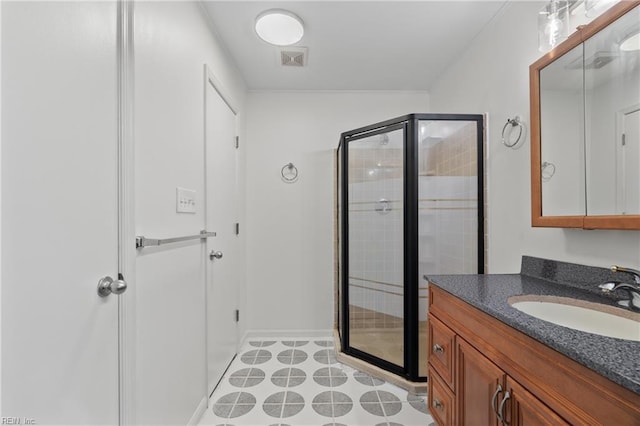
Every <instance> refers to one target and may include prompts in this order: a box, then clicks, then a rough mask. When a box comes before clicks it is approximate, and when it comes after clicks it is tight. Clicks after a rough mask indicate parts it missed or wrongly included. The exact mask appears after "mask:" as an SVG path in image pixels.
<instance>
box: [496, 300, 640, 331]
mask: <svg viewBox="0 0 640 426" xmlns="http://www.w3.org/2000/svg"><path fill="white" fill-rule="evenodd" d="M509 304H510V305H511V306H512V307H514V308H516V309H517V310H519V311H521V312H524V313H525V314H527V315H531V316H532V317H536V318H538V319H541V320H543V321H548V322H551V323H554V324H557V325H561V326H563V327H568V328H572V329H574V330H580V331H586V332H587V333H593V334H599V335H601V336H608V337H617V338H618V339H625V340H634V341H637V342H640V314H638V313H635V312H632V311H630V310H627V309H620V308H614V307H612V306H608V305H602V304H599V303H591V302H585V301H583V300H577V299H569V298H565V297H556V296H535V295H528V296H513V297H510V298H509Z"/></svg>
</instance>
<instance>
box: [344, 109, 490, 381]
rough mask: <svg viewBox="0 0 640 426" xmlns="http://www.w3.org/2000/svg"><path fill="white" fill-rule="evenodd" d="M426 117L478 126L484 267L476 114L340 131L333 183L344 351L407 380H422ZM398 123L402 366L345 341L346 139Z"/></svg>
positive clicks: (412, 117) (418, 117) (417, 117)
mask: <svg viewBox="0 0 640 426" xmlns="http://www.w3.org/2000/svg"><path fill="white" fill-rule="evenodd" d="M422 120H427V121H429V120H431V121H475V122H476V126H477V128H476V130H477V175H478V185H477V188H478V191H477V192H478V193H477V197H478V198H477V199H478V259H477V262H478V274H482V273H484V142H483V140H484V117H483V115H481V114H409V115H404V116H401V117H397V118H394V119H391V120H386V121H383V122H379V123H376V124H372V125H370V126H366V127H361V128H358V129H354V130H351V131H348V132H344V133H342V135H341V137H340V144H339V146H338V154H337V155H338V159H337V160H338V162H339V165H338V167H339V168H341V172H342V174H341V176H340V173H339V176H338V180H337V181H338V185H340V186H341V188H340V189H341V197H340V198H341V199H339V200H338V203H339V205H340V207H341V209H339V211H340V217H339V218H338V220H340V221H341V222H342V229H341V235H339V244H340V249H341V256H340V259H339V263H340V267H339V274H340V277H339V278H340V288H339V297H340V302H341V304H340V309H341V312H340V317H341V321H340V322H339V324H338V326H339V328H340V329H339V332H340V340H341V346H342V351H343V352H344V353H346V354H347V355H350V356H353V357H355V358H358V359H361V360H363V361H366V362H368V363H370V364H373V365H375V366H377V367H380V368H382V369H384V370H387V371H389V372H391V373H394V374H397V375H399V376H401V377H403V378H405V379H407V380H410V381H412V382H425V381H427V377H424V376H419V373H418V371H419V361H420V360H419V344H420V342H419V334H418V321H419V286H418V282H419V280H420V279H421V277H419V276H418V275H419V272H418V202H419V198H418V181H419V180H418V173H419V164H418V160H419V156H418V154H419V153H418V140H419V134H418V132H419V129H418V127H419V126H418V123H419V122H420V121H422ZM399 129H403V147H404V156H403V166H404V167H403V172H404V173H403V198H404V203H403V204H404V211H403V214H404V216H403V232H404V239H403V241H404V246H403V249H404V262H403V265H404V276H403V279H404V283H403V289H404V291H403V294H404V296H403V297H404V315H403V317H404V318H403V319H404V327H403V331H404V366H399V365H396V364H394V363H392V362H389V361H387V360H385V359H382V358H379V357H377V356H375V355H371V354H369V353H367V352H364V351H361V350H359V349H357V348H354V347H351V345H350V341H349V291H348V287H349V209H348V201H349V167H348V166H349V148H348V146H349V142H351V141H356V140H359V139H363V138H367V137H371V136H375V135H379V134H383V133H388V132H390V131H394V130H399Z"/></svg>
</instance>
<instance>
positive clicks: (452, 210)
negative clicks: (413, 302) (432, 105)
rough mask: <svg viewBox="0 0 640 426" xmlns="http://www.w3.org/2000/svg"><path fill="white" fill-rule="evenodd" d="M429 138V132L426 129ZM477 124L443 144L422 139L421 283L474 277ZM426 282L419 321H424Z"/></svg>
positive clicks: (421, 299) (419, 224)
mask: <svg viewBox="0 0 640 426" xmlns="http://www.w3.org/2000/svg"><path fill="white" fill-rule="evenodd" d="M425 130H426V132H427V133H428V131H429V130H428V127H427V128H426V129H425ZM476 143H477V131H476V124H475V122H470V123H467V124H466V125H463V126H462V127H460V128H459V129H457V130H456V131H455V132H453V133H452V134H451V135H449V136H447V137H444V138H441V139H440V138H433V137H425V138H423V140H422V141H421V145H420V149H419V153H420V154H419V161H420V172H419V174H420V176H419V181H418V191H419V204H418V209H419V213H418V221H419V223H418V234H419V240H418V246H419V277H422V276H423V275H425V274H427V275H428V274H454V273H455V274H464V273H476V272H477V259H478V243H477V241H478V240H477V238H478V237H477V233H478V180H477V169H478V167H477V148H476ZM426 288H427V286H426V281H424V280H423V279H421V280H420V289H421V290H420V318H421V319H423V320H426V313H427V305H428V300H427V291H426Z"/></svg>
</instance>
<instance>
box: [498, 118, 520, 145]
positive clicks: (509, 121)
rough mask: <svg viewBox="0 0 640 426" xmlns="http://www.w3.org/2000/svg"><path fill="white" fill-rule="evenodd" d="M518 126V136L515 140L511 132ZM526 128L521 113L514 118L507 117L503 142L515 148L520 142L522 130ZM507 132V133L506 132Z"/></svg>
mask: <svg viewBox="0 0 640 426" xmlns="http://www.w3.org/2000/svg"><path fill="white" fill-rule="evenodd" d="M509 125H511V127H508V126H509ZM516 126H517V127H518V136H517V137H516V140H515V141H513V142H512V141H511V132H512V131H513V128H514V127H516ZM507 128H508V129H509V131H508V132H507ZM523 129H524V124H523V123H522V120H521V119H520V116H519V115H516V116H515V117H513V118H507V122H506V123H505V125H504V127H503V128H502V143H503V145H504V146H506V147H507V148H513V147H514V146H516V145H517V144H518V142H520V138H521V137H522V130H523ZM505 133H506V134H505Z"/></svg>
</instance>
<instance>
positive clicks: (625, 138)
mask: <svg viewBox="0 0 640 426" xmlns="http://www.w3.org/2000/svg"><path fill="white" fill-rule="evenodd" d="M626 144H627V135H626V134H625V133H623V134H622V146H625V145H626Z"/></svg>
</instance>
